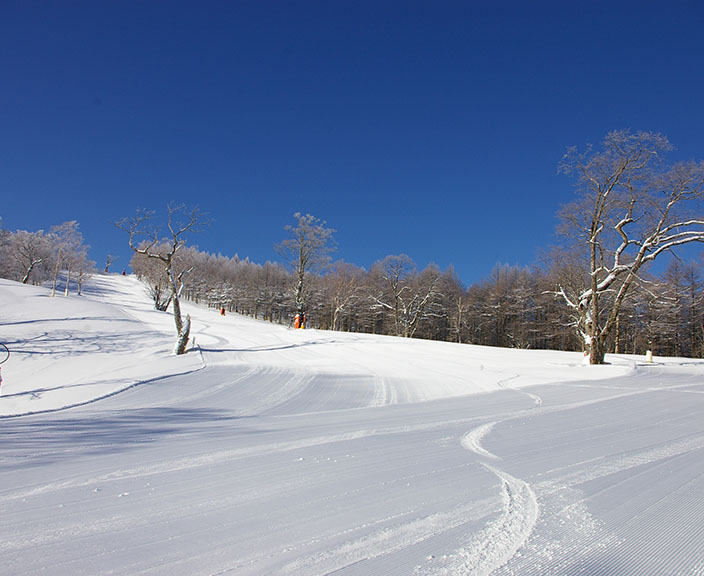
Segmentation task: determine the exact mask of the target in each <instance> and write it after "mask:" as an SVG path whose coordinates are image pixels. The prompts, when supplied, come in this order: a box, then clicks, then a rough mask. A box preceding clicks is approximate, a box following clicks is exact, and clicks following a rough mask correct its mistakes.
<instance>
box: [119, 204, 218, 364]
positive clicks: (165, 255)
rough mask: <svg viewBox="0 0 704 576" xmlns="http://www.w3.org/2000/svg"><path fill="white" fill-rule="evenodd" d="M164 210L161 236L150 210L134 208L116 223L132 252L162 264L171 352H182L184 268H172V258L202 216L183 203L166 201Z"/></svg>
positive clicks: (186, 328)
mask: <svg viewBox="0 0 704 576" xmlns="http://www.w3.org/2000/svg"><path fill="white" fill-rule="evenodd" d="M167 212H168V217H167V228H168V231H169V234H168V237H167V238H165V239H164V240H160V239H159V233H158V230H157V228H154V227H152V226H151V218H152V216H153V214H154V213H153V212H152V211H148V210H137V213H136V215H135V216H132V217H130V218H123V219H122V220H120V221H119V222H117V223H116V225H117V227H118V228H120V229H121V230H124V231H125V232H127V234H128V236H129V244H130V248H131V249H132V251H133V252H134V253H135V254H141V255H142V256H145V257H147V258H154V259H157V260H159V261H161V263H162V264H163V266H164V275H165V278H166V281H167V283H168V286H169V289H170V292H171V295H170V296H171V297H170V302H171V306H172V309H173V314H174V323H175V325H176V332H177V334H178V338H177V340H176V346H175V348H174V352H175V353H176V354H183V353H184V352H185V351H186V345H187V344H188V338H189V335H190V330H191V317H190V316H189V315H186V318H185V319H184V318H183V317H182V315H181V292H182V291H183V287H184V282H183V280H184V275H185V274H186V273H187V270H182V271H180V272H179V274H178V275H177V274H176V273H175V270H174V258H175V256H176V254H177V252H178V251H179V250H180V249H181V248H182V247H183V246H184V245H185V244H186V239H185V237H186V235H187V233H189V232H196V231H198V230H199V229H200V228H201V227H202V225H203V224H204V223H205V219H204V215H203V213H202V212H200V210H198V208H190V209H189V208H187V207H186V206H184V205H175V204H169V205H168V207H167Z"/></svg>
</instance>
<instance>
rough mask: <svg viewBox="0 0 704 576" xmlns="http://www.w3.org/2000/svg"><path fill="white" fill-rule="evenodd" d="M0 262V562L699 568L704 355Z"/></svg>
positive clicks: (175, 571) (281, 567)
mask: <svg viewBox="0 0 704 576" xmlns="http://www.w3.org/2000/svg"><path fill="white" fill-rule="evenodd" d="M186 311H187V312H189V313H190V314H191V315H192V317H193V319H194V328H193V335H194V336H195V348H194V349H192V350H190V351H189V352H188V354H186V355H184V356H181V357H175V356H172V355H171V354H170V350H171V348H172V346H173V343H174V342H173V341H174V337H173V332H174V328H173V321H172V319H171V317H170V316H169V315H168V314H165V313H159V312H156V311H154V310H153V309H151V307H150V304H149V301H148V299H147V298H146V296H145V294H144V290H143V288H142V286H141V285H140V284H139V283H138V281H137V280H135V279H134V278H132V277H129V276H128V277H122V276H97V277H95V278H94V279H93V280H92V281H91V284H90V285H89V286H88V288H87V289H86V292H85V294H84V296H82V297H75V296H74V297H69V298H64V297H63V296H57V297H56V298H51V297H50V296H49V293H48V291H46V290H44V289H42V288H33V287H27V286H22V285H18V284H16V283H12V282H7V281H1V280H0V340H1V341H4V342H6V343H7V344H8V345H9V346H10V348H11V349H12V352H13V354H12V356H11V358H10V360H9V361H8V362H6V363H5V364H3V365H2V375H3V378H4V381H3V384H2V390H1V391H2V395H1V396H0V430H1V431H2V444H0V558H1V559H2V560H1V561H0V574H7V575H10V574H11V575H13V576H14V575H28V574H67V575H68V574H70V575H81V574H85V575H99V574H125V575H126V574H130V575H132V574H164V575H166V574H169V575H200V574H202V575H215V574H243V575H250V574H251V575H263V574H267V575H269V574H296V575H323V574H332V573H335V574H345V575H353V574H354V575H358V574H359V575H361V574H364V575H369V574H374V575H377V574H379V575H382V574H383V575H385V574H388V575H439V574H444V575H466V574H489V573H494V574H576V573H584V574H603V575H617V574H618V575H621V574H698V573H702V571H704V538H703V537H702V528H701V527H702V526H704V522H703V520H704V503H703V502H702V499H701V494H702V493H703V490H704V476H703V474H704V458H703V456H704V454H702V449H703V448H704V424H702V418H701V413H702V409H703V408H704V395H703V392H704V364H703V363H702V362H695V361H687V360H681V359H680V360H670V361H668V362H658V361H657V359H656V362H655V363H653V364H646V363H644V362H642V361H641V359H638V358H632V357H610V358H609V361H610V362H611V365H609V366H603V367H590V366H584V365H583V364H582V358H581V355H580V354H570V353H557V352H539V351H516V350H501V349H491V348H481V347H474V346H466V345H453V344H447V343H437V342H424V341H418V340H404V339H397V338H389V337H381V336H371V335H356V334H344V333H336V332H321V331H315V330H305V331H301V330H299V331H294V330H289V329H287V328H285V327H281V326H276V325H271V324H267V323H263V322H257V321H254V320H250V319H247V318H242V317H238V316H236V315H228V316H225V317H222V316H219V315H218V314H217V313H216V312H215V311H212V310H208V309H204V308H199V307H195V306H188V305H187V306H186Z"/></svg>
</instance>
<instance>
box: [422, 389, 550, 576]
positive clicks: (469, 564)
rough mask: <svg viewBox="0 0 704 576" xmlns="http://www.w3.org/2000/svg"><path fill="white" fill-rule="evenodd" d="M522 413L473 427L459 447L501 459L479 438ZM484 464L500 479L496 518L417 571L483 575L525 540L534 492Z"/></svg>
mask: <svg viewBox="0 0 704 576" xmlns="http://www.w3.org/2000/svg"><path fill="white" fill-rule="evenodd" d="M517 377H518V375H516V376H513V377H511V378H507V379H505V380H503V381H501V382H500V383H499V385H500V386H501V387H503V388H510V387H509V386H507V385H506V382H508V381H510V380H512V379H514V378H517ZM510 389H511V390H515V391H516V392H518V393H519V394H524V395H526V396H528V397H529V398H531V399H532V400H533V402H534V404H535V405H534V407H533V408H532V409H535V408H536V407H539V406H541V404H542V399H541V398H540V397H539V396H537V395H536V394H533V393H531V392H527V391H524V390H521V389H514V388H510ZM530 410H531V409H529V410H528V411H530ZM526 412H527V411H525V410H522V411H520V412H519V413H518V414H516V415H514V416H510V417H507V418H502V419H500V420H494V421H492V422H488V423H486V424H482V425H481V426H478V427H476V428H473V429H472V430H470V431H469V432H467V433H466V434H465V435H464V436H463V437H462V440H461V445H462V447H463V448H465V449H466V450H468V451H470V452H472V453H474V454H476V455H477V456H480V457H481V458H483V459H488V460H492V461H497V460H501V458H500V457H499V456H497V455H496V454H493V453H492V452H489V451H488V450H486V449H485V448H484V447H483V446H482V439H483V438H484V437H485V436H487V435H488V434H489V433H490V432H491V430H492V429H493V428H494V426H496V425H497V424H499V423H501V422H505V421H507V420H510V419H513V418H517V417H519V416H524V415H525V414H526ZM484 467H485V468H486V469H487V470H489V471H490V472H492V473H493V474H494V475H495V476H496V477H497V478H498V479H499V480H500V481H501V487H502V502H503V506H502V512H501V514H500V515H499V517H498V518H496V519H494V520H492V521H490V522H489V523H488V524H487V526H486V527H485V528H484V530H482V532H481V533H480V534H478V535H476V536H475V537H473V538H471V539H470V541H468V542H467V543H466V544H464V545H463V546H462V547H461V548H459V549H457V550H456V551H455V552H454V553H452V554H450V555H448V556H445V557H444V558H443V559H442V561H441V562H439V564H440V565H435V566H434V567H433V568H432V569H431V570H430V571H429V572H418V573H419V574H423V575H428V576H441V575H442V576H460V575H462V574H476V575H478V576H481V575H487V574H490V573H491V572H492V571H494V570H495V569H497V568H499V567H500V566H503V565H504V564H506V563H507V562H508V561H509V560H510V559H511V558H512V557H513V556H514V554H516V552H517V551H518V550H519V549H520V548H521V546H523V545H524V544H525V542H526V541H527V540H528V538H529V536H530V534H531V531H532V530H533V527H534V526H535V523H536V521H537V519H538V515H539V507H538V500H537V497H536V495H535V492H533V489H532V488H531V486H530V485H529V484H528V483H527V482H525V481H523V480H520V479H518V478H515V477H513V476H511V475H510V474H508V473H506V472H504V471H502V470H500V469H498V468H497V467H496V466H495V465H489V464H484Z"/></svg>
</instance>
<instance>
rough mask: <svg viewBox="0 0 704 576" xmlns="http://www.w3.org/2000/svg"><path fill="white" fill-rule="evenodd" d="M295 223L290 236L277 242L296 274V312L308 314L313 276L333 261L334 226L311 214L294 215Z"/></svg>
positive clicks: (288, 227) (287, 229)
mask: <svg viewBox="0 0 704 576" xmlns="http://www.w3.org/2000/svg"><path fill="white" fill-rule="evenodd" d="M293 218H294V220H295V221H296V225H295V226H292V225H290V224H289V225H287V226H285V228H284V229H285V230H286V231H287V232H289V234H290V238H287V239H286V240H284V241H283V242H281V243H280V244H278V245H277V246H276V250H277V252H278V253H279V254H280V255H281V256H282V257H283V258H284V259H285V261H286V263H287V264H288V265H289V266H290V268H291V271H292V272H293V276H294V286H293V295H294V300H295V306H296V312H297V313H298V314H301V315H303V314H305V312H306V305H307V300H308V295H309V294H308V293H309V288H310V278H311V276H313V275H316V274H319V273H320V272H322V271H323V270H325V268H326V267H327V266H328V264H329V263H330V254H331V253H332V252H333V251H334V250H335V245H334V241H333V234H334V233H335V230H333V229H332V228H326V227H325V221H323V220H319V219H318V218H316V217H315V216H312V215H310V214H306V215H302V214H301V213H300V212H296V213H295V214H294V215H293Z"/></svg>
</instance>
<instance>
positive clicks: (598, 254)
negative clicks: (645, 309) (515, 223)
mask: <svg viewBox="0 0 704 576" xmlns="http://www.w3.org/2000/svg"><path fill="white" fill-rule="evenodd" d="M670 149H671V146H670V143H669V142H668V140H667V138H665V137H664V136H662V135H660V134H654V133H651V132H637V133H631V132H630V131H627V130H624V131H614V132H611V133H609V134H608V135H607V136H606V138H605V139H604V141H603V143H602V146H601V148H600V149H598V150H595V149H593V148H591V147H588V148H587V149H586V151H584V152H579V151H577V150H576V149H574V148H572V149H569V150H568V152H567V154H565V156H564V158H563V160H562V162H561V163H560V170H561V171H562V172H563V173H565V174H567V175H570V176H573V177H574V178H575V179H576V186H577V195H578V198H577V199H576V200H575V201H573V202H571V203H570V204H567V205H566V206H565V207H564V208H563V209H562V211H561V214H560V217H561V221H562V224H563V232H565V233H566V234H567V235H569V236H571V237H572V238H574V239H575V240H576V241H577V249H580V248H581V249H583V250H585V251H586V253H587V258H588V266H589V268H588V275H589V284H588V285H587V286H583V287H582V289H581V290H580V291H579V293H578V294H575V295H570V294H568V293H567V292H566V291H565V290H564V289H562V288H560V290H559V293H560V294H561V295H562V297H563V298H564V299H565V301H566V302H567V304H568V305H569V306H570V307H571V308H573V309H574V310H576V311H578V313H579V332H580V334H581V336H582V338H583V341H584V345H585V349H586V350H587V351H588V353H589V359H590V363H592V364H602V363H603V362H604V355H605V353H606V342H607V339H608V338H609V336H610V335H611V332H612V330H613V329H614V327H615V326H616V323H617V320H618V317H619V312H620V309H621V305H622V303H623V301H624V299H625V297H626V295H627V294H628V292H629V290H630V289H631V288H632V286H633V283H634V281H635V280H636V279H637V277H638V274H639V273H640V272H641V270H642V269H643V268H644V267H645V266H646V265H647V264H648V263H650V262H652V261H653V260H655V259H656V258H657V257H658V256H660V255H662V254H664V253H667V252H669V251H671V250H673V249H675V248H677V247H678V246H682V245H684V244H688V243H691V242H704V218H702V205H701V201H702V192H703V189H704V163H702V162H699V163H697V162H680V163H677V164H674V165H671V166H668V165H666V164H665V163H664V162H663V161H662V158H661V156H662V154H663V153H664V152H666V151H668V150H670Z"/></svg>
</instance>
